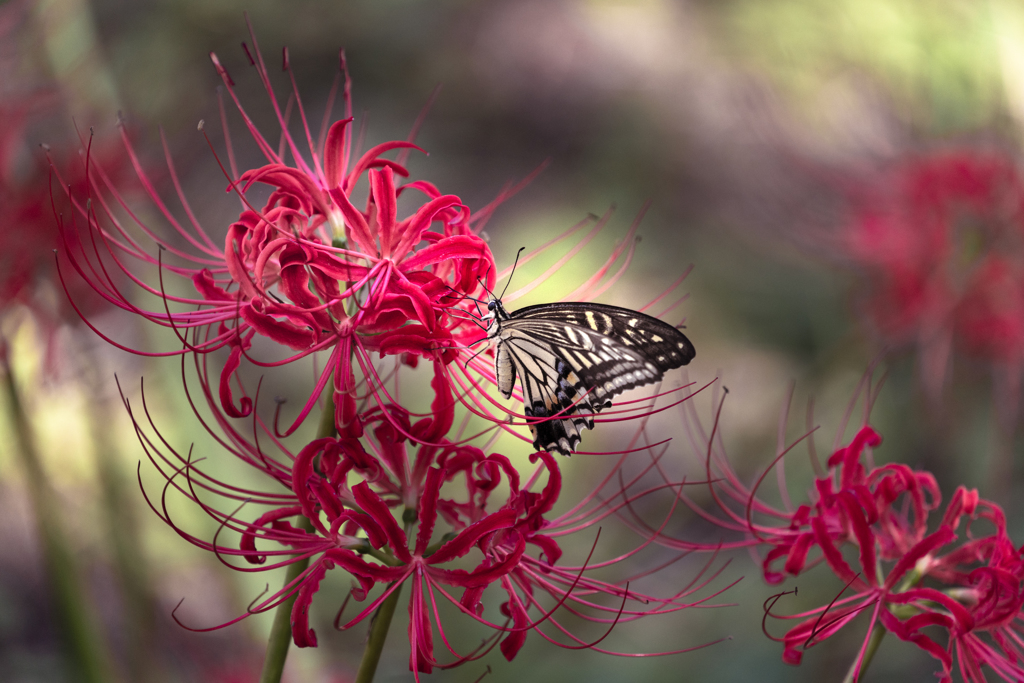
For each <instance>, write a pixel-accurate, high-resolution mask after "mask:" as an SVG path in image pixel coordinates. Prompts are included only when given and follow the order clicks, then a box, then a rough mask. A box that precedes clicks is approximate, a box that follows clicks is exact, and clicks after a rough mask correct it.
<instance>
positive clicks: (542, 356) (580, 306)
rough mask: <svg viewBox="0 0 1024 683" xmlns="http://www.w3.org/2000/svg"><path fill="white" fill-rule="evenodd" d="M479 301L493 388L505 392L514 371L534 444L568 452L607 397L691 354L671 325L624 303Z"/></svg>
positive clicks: (656, 376)
mask: <svg viewBox="0 0 1024 683" xmlns="http://www.w3.org/2000/svg"><path fill="white" fill-rule="evenodd" d="M487 308H488V310H489V311H490V313H489V314H488V317H490V318H491V322H490V326H489V328H488V334H487V339H489V340H491V341H492V342H493V343H494V344H495V347H496V349H495V361H494V362H495V377H496V379H497V382H498V389H499V390H500V391H501V393H502V394H503V395H504V396H505V398H510V397H511V396H512V391H513V389H514V387H515V381H516V377H517V376H518V377H519V379H520V383H521V385H522V390H523V408H524V412H525V414H526V415H527V417H528V418H531V420H530V431H531V432H532V433H533V436H534V442H533V445H534V447H535V448H537V449H538V450H547V451H557V452H559V453H561V454H562V455H570V454H571V453H572V452H573V451H574V450H575V449H576V446H577V445H578V444H579V442H580V439H581V431H582V430H583V429H593V428H594V415H596V414H597V413H599V412H600V411H601V410H603V409H604V408H607V407H609V406H611V404H612V403H611V398H612V397H613V396H616V395H618V394H620V393H622V392H624V391H626V390H628V389H632V388H634V387H638V386H642V385H645V384H652V383H654V382H657V381H659V380H660V379H661V378H662V377H663V376H664V374H665V372H666V371H668V370H671V369H673V368H678V367H681V366H683V365H686V364H687V363H689V362H690V361H691V360H692V359H693V357H694V356H695V355H696V351H695V350H694V348H693V344H691V343H690V340H689V339H687V338H686V336H685V335H684V334H683V333H682V332H680V331H679V330H677V329H676V328H675V327H672V326H671V325H669V324H667V323H665V322H662V321H661V320H658V319H657V318H653V317H651V316H649V315H645V314H643V313H640V312H638V311H633V310H630V309H628V308H619V307H618V306H608V305H605V304H592V303H583V302H568V303H554V304H540V305H537V306H528V307H526V308H521V309H519V310H517V311H513V312H512V313H509V312H508V311H506V310H505V308H504V306H502V304H501V300H500V299H492V300H491V301H489V302H488V304H487ZM537 418H540V419H539V420H537V421H534V420H535V419H537ZM543 418H550V419H543Z"/></svg>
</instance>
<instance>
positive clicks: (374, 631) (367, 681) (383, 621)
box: [355, 585, 402, 683]
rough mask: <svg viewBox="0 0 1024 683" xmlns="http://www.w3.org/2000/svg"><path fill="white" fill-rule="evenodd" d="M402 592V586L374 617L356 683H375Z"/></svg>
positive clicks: (390, 596)
mask: <svg viewBox="0 0 1024 683" xmlns="http://www.w3.org/2000/svg"><path fill="white" fill-rule="evenodd" d="M401 592H402V586H401V585H399V586H398V587H397V588H395V590H394V592H393V593H392V594H391V595H389V596H388V598H387V600H385V601H384V602H382V603H381V605H380V608H378V610H377V613H376V614H375V615H373V625H371V626H370V639H369V640H368V641H367V642H366V650H364V651H363V661H362V662H360V663H359V673H357V674H356V681H355V683H371V681H373V675H374V674H375V673H377V664H379V663H380V655H381V653H382V652H384V641H385V640H386V639H387V637H388V629H390V628H391V619H392V617H394V616H395V608H396V607H398V596H399V595H400V594H401Z"/></svg>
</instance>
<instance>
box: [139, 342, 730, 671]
mask: <svg viewBox="0 0 1024 683" xmlns="http://www.w3.org/2000/svg"><path fill="white" fill-rule="evenodd" d="M198 360H200V358H199V357H197V361H198ZM199 368H200V376H201V379H202V382H201V386H202V389H203V392H204V396H205V399H206V402H207V404H208V405H209V407H210V408H211V409H212V410H213V414H214V416H215V418H216V420H217V425H218V427H219V429H220V432H222V433H223V434H224V435H225V436H226V438H224V437H220V436H218V438H219V439H220V440H221V441H222V443H224V444H225V445H226V446H228V447H229V448H230V449H231V451H232V452H233V453H234V454H235V455H236V456H237V457H239V458H241V459H242V460H243V461H244V462H246V463H248V464H249V465H250V466H252V467H253V468H255V469H256V470H257V471H259V472H261V473H263V474H264V475H266V476H267V477H269V480H270V481H272V482H274V483H276V484H277V485H278V486H279V490H278V492H267V491H260V490H249V489H246V488H241V487H238V486H235V485H232V484H229V483H227V482H222V481H219V480H217V479H215V478H213V477H211V476H210V475H208V474H207V473H206V472H205V471H204V469H203V467H202V464H201V463H199V462H194V461H193V460H192V459H191V456H190V455H189V456H184V455H181V454H179V453H177V452H175V451H173V450H172V449H170V447H169V446H168V445H167V444H166V442H164V441H163V439H162V437H159V435H158V438H156V439H153V438H150V437H148V436H146V435H145V433H144V432H143V430H142V427H141V425H139V434H140V438H141V439H142V442H143V444H144V446H145V447H146V450H147V454H148V456H149V458H150V460H151V462H153V464H154V465H155V466H156V467H157V468H158V469H159V470H160V471H161V472H162V473H163V474H164V476H165V477H166V478H167V485H166V486H165V489H164V492H163V495H162V496H161V499H160V501H159V503H158V502H157V501H156V500H155V499H153V498H151V497H149V496H147V500H149V501H150V504H151V506H152V507H153V509H154V511H156V512H157V514H159V515H160V516H161V517H162V518H163V519H164V520H165V521H166V522H167V523H168V524H170V525H171V526H172V527H174V528H175V529H176V530H177V531H178V533H179V534H180V535H181V536H182V537H183V538H185V539H186V540H188V541H189V542H191V543H193V544H195V545H197V546H199V547H201V548H205V549H208V550H211V551H213V552H215V553H216V554H217V556H218V557H219V558H220V559H221V560H222V561H223V562H225V563H226V564H228V565H229V566H231V567H232V568H234V569H237V570H239V571H266V570H269V569H275V568H278V567H281V566H283V565H286V564H290V563H292V562H295V561H298V560H303V559H307V558H308V559H310V560H311V563H310V565H309V566H308V568H307V569H306V570H305V571H304V572H302V574H300V575H299V576H298V578H296V580H295V581H293V582H292V583H290V584H288V585H286V586H284V587H283V588H282V589H281V590H280V591H278V592H277V593H276V594H274V595H272V596H270V597H267V598H265V599H262V600H261V601H259V602H258V603H257V604H255V605H253V606H251V608H250V610H249V611H247V613H246V614H245V615H243V616H242V617H239V619H241V618H244V617H245V616H248V614H251V613H258V612H263V611H266V610H270V609H273V608H275V607H276V606H277V605H279V604H280V603H281V602H282V601H283V600H285V599H287V598H288V597H289V596H291V595H297V599H296V601H295V605H294V608H293V612H292V629H293V638H294V641H295V643H296V644H297V645H299V646H316V644H317V637H316V633H315V632H314V631H313V629H312V628H310V625H309V617H308V612H309V607H310V604H311V602H312V600H313V599H314V596H315V595H316V593H317V591H318V589H319V586H320V583H321V581H322V580H323V578H324V577H325V576H326V573H327V572H328V571H330V570H332V569H334V568H340V569H343V570H345V571H346V572H348V573H349V574H351V575H352V576H353V578H354V579H355V582H354V585H353V588H352V593H351V597H353V598H355V599H356V600H357V601H364V600H366V599H367V597H368V596H369V594H370V592H371V591H372V590H373V589H374V588H375V587H376V586H378V585H380V586H381V587H382V589H383V590H382V592H381V593H380V594H379V595H378V596H377V597H375V598H374V599H373V600H371V601H370V602H369V603H368V604H367V605H366V606H365V607H364V608H363V609H361V610H360V611H359V612H358V614H356V615H355V616H353V617H352V618H350V619H349V620H348V621H344V622H343V620H342V619H341V613H340V612H339V615H338V621H337V624H336V625H337V627H338V628H341V629H347V628H350V627H352V626H354V625H356V624H358V623H360V622H363V621H364V620H365V619H366V618H367V617H369V616H370V615H372V614H373V613H374V612H375V611H376V609H377V608H378V607H379V606H380V604H381V603H382V602H383V601H384V600H386V599H387V598H388V597H389V596H390V595H391V594H392V593H393V591H395V590H399V589H400V587H401V586H402V585H404V584H409V586H410V592H411V595H410V600H409V607H408V609H409V615H410V626H409V641H410V647H411V659H410V667H411V668H412V670H413V671H415V672H417V674H418V673H419V672H430V671H431V670H432V669H433V667H434V666H442V667H449V666H454V665H457V664H460V663H463V662H465V661H469V660H473V659H477V658H479V657H480V656H482V655H483V654H485V653H486V651H489V650H490V649H491V648H492V647H494V645H495V644H497V643H498V642H500V647H501V651H502V653H503V654H504V656H505V657H506V658H507V659H510V660H511V659H512V658H513V657H514V656H515V655H516V653H517V652H518V651H519V649H520V648H521V647H522V645H523V642H524V641H525V638H526V634H527V632H529V631H535V632H537V633H538V634H539V635H541V636H542V637H543V638H545V639H546V640H549V641H551V642H554V643H556V644H560V645H563V646H565V647H571V648H578V647H591V648H593V649H598V650H600V651H606V652H607V651H608V650H603V649H601V648H598V647H597V645H598V643H599V642H600V641H601V640H603V638H604V636H602V637H601V638H599V639H598V640H596V641H592V642H588V641H585V640H583V639H582V638H581V637H580V636H578V635H574V634H573V633H572V632H571V631H570V630H569V628H568V627H567V626H565V625H564V624H563V623H561V621H560V620H559V618H558V617H557V615H556V611H557V610H559V609H562V610H567V611H568V612H569V613H570V614H572V615H574V616H576V617H581V618H583V619H586V620H589V621H594V622H597V623H598V624H603V625H604V626H605V628H606V630H609V631H610V629H611V628H612V627H614V626H615V625H616V624H618V623H622V622H628V621H632V620H635V619H639V618H641V617H646V616H653V615H658V614H667V613H671V612H675V611H679V610H682V609H685V608H686V607H689V606H692V605H695V604H706V603H707V601H708V600H710V599H711V598H713V597H714V596H715V595H717V594H718V592H714V593H712V594H711V595H710V596H707V597H704V598H701V599H698V600H692V601H688V600H686V598H687V596H690V595H692V594H693V593H695V592H697V591H699V590H701V589H704V588H705V587H706V586H707V585H708V583H709V582H710V581H711V580H713V579H714V578H715V577H716V576H717V572H713V573H712V574H711V575H710V576H704V574H705V570H706V569H707V567H705V570H701V572H700V573H699V574H698V576H697V578H696V579H694V580H692V581H691V582H689V583H688V584H687V585H685V586H683V587H681V588H680V589H679V590H678V591H676V592H675V593H673V594H672V595H669V596H663V597H657V596H654V595H647V594H644V593H643V592H642V591H639V590H637V589H636V588H635V587H634V586H633V585H632V584H631V583H630V580H629V579H626V580H623V581H621V582H608V581H604V580H599V579H597V578H594V577H592V576H590V573H592V572H593V571H600V572H602V573H606V572H607V570H608V568H609V567H612V566H614V565H618V564H620V563H622V562H624V561H627V560H630V559H632V558H634V557H636V556H638V555H639V554H640V553H643V552H645V551H647V552H650V551H656V550H657V549H658V546H657V545H656V544H654V543H653V542H652V540H647V541H645V542H643V543H641V544H640V545H639V546H638V547H637V548H635V549H634V550H632V551H630V552H629V553H626V554H625V555H622V556H620V557H616V558H613V559H611V560H605V561H594V562H591V559H590V558H589V557H588V558H587V560H586V561H585V562H584V563H583V564H581V565H578V566H566V565H563V564H560V560H561V559H562V555H563V553H562V549H561V547H560V545H559V542H558V538H559V537H561V536H564V535H567V534H573V533H579V532H581V531H585V530H587V529H589V528H591V527H593V526H594V525H595V524H598V523H600V524H607V523H609V522H610V521H612V520H614V519H615V518H616V517H618V516H621V515H622V514H624V513H626V512H628V511H630V510H632V509H633V507H634V506H636V505H638V504H640V503H641V502H644V503H645V504H646V502H647V499H649V498H652V497H653V496H655V495H657V494H659V493H660V494H663V495H667V496H669V497H670V499H669V504H668V505H667V506H666V508H667V509H666V512H665V517H664V520H663V522H662V526H664V524H665V523H667V521H668V520H669V519H670V518H671V516H672V512H673V510H674V508H675V501H676V500H677V492H678V491H679V490H680V488H681V485H680V484H679V483H674V484H671V485H667V486H658V487H654V488H647V489H645V488H641V487H640V486H639V482H640V481H641V479H642V477H643V474H644V473H645V472H646V471H649V470H650V469H651V468H652V467H653V466H654V464H653V463H655V462H656V461H657V458H656V457H654V454H653V452H651V449H652V448H662V449H663V446H664V443H662V444H656V445H655V446H652V447H651V448H645V449H640V450H641V451H644V452H650V453H651V457H652V465H650V466H648V467H647V469H646V470H644V471H643V472H640V473H638V474H636V475H634V476H633V477H632V478H630V479H628V480H625V479H623V480H622V481H620V482H619V483H617V484H615V483H611V482H613V481H614V475H615V473H616V472H618V470H619V467H620V466H621V465H622V463H623V462H624V461H625V456H623V457H622V458H620V460H619V462H618V464H617V465H615V466H614V469H613V471H612V472H611V473H609V475H608V476H607V477H606V478H605V480H604V483H603V484H602V486H601V487H600V488H599V490H597V491H595V492H594V493H592V494H591V495H590V496H588V497H587V498H586V499H585V500H584V501H582V502H581V503H580V504H578V505H577V506H576V507H574V508H572V509H571V510H570V511H568V512H567V513H565V514H563V515H561V516H558V517H552V516H551V511H552V509H553V508H554V506H555V504H556V503H557V502H558V500H559V497H560V494H561V473H560V471H559V467H558V463H557V460H556V458H555V457H554V456H552V455H550V454H548V453H543V452H542V453H535V454H534V455H533V456H532V457H531V462H533V463H535V464H536V468H535V470H534V472H533V473H532V474H531V475H530V476H529V477H523V476H522V475H521V474H520V472H519V471H518V470H517V469H516V468H515V467H514V466H513V465H512V463H511V462H510V461H509V459H508V458H506V457H505V456H504V455H500V454H497V453H491V454H487V453H485V452H484V451H483V450H482V449H480V448H478V447H476V446H474V445H472V444H471V443H469V442H468V440H466V439H463V438H461V437H459V436H455V437H453V436H452V428H453V422H454V416H455V409H456V401H455V400H454V397H453V395H452V391H451V388H450V387H449V385H448V383H447V382H446V381H445V373H444V368H443V364H442V362H441V361H440V360H435V361H434V380H433V382H432V384H431V387H432V390H433V402H432V404H431V406H430V412H429V413H427V414H426V415H424V416H421V417H419V418H418V419H414V416H413V415H411V414H410V413H409V412H408V411H407V410H406V409H404V408H402V407H401V406H399V405H396V404H386V405H383V406H377V405H374V406H372V407H369V408H367V409H366V410H364V411H362V412H361V413H360V414H359V416H358V419H359V420H360V422H361V424H363V425H364V427H365V429H364V432H363V434H362V436H361V437H360V438H354V437H350V436H339V437H336V438H333V437H332V438H321V439H316V440H314V441H311V442H309V443H308V444H306V445H305V446H304V447H303V448H302V449H301V450H300V451H299V452H298V453H292V452H290V451H288V450H287V449H286V448H284V447H283V446H282V445H281V444H280V442H279V441H277V443H278V445H279V446H280V454H278V455H272V454H270V453H267V452H265V451H263V450H262V449H261V447H260V445H259V443H260V442H261V441H266V440H268V439H269V440H270V441H276V439H274V437H273V435H272V433H271V432H270V431H269V430H267V429H266V428H265V427H260V428H259V431H260V432H263V433H262V434H261V435H260V438H259V439H258V440H257V439H256V438H253V439H248V438H246V437H245V436H243V435H242V434H241V433H240V432H239V431H237V429H235V428H234V427H233V426H232V421H231V419H230V418H229V417H228V416H226V415H225V414H223V413H222V412H220V411H218V410H217V408H218V406H219V401H218V400H217V399H216V398H215V396H214V392H213V391H212V390H211V388H210V386H209V383H208V381H207V380H206V378H205V375H204V374H203V372H202V364H200V365H199ZM396 371H397V370H396ZM129 410H131V409H130V406H129ZM211 433H213V434H215V435H217V430H211ZM540 482H545V483H544V484H543V487H542V488H541V490H539V491H534V490H533V489H534V488H535V487H536V486H537V485H538V483H540ZM172 490H176V491H177V492H179V493H180V494H182V495H183V496H185V497H186V498H188V499H190V500H191V501H194V502H195V503H197V504H199V505H200V506H201V507H202V508H203V510H204V511H205V512H206V513H207V514H209V515H210V516H211V517H213V518H214V519H215V520H216V521H217V522H218V524H219V525H220V527H221V531H219V532H218V536H217V537H215V538H214V539H213V541H207V540H205V539H203V538H200V537H197V536H194V535H192V534H190V533H188V532H187V531H185V530H184V529H182V528H180V527H179V526H178V525H177V523H176V522H175V521H174V520H173V518H172V517H171V514H170V512H169V507H168V504H167V497H168V494H169V493H170V492H171V491H172ZM211 496H215V497H217V498H219V499H221V500H223V501H224V502H225V503H227V506H226V507H225V509H222V508H221V507H220V506H219V505H218V504H216V503H210V502H208V501H207V500H206V499H208V498H210V497H211ZM239 502H241V503H242V504H243V507H242V508H239V507H237V504H238V503H239ZM651 502H653V501H651ZM253 505H255V506H259V507H261V508H264V511H263V512H261V513H259V514H255V515H253V514H248V513H246V514H243V509H245V508H247V507H250V506H253ZM232 508H233V509H232ZM303 518H305V519H307V520H309V522H310V523H311V529H310V530H304V529H302V528H300V527H298V526H296V525H295V524H294V523H293V520H301V519H303ZM225 532H233V533H235V534H237V535H238V537H239V540H238V544H237V545H229V544H227V543H225V542H222V541H221V540H219V537H220V535H221V534H223V533H225ZM597 537H599V534H598V535H597ZM597 537H595V547H596V542H597V541H596V538H597ZM232 557H241V558H243V559H244V560H246V562H247V563H248V564H249V565H250V566H246V565H235V564H233V563H231V562H229V558H232ZM268 559H270V561H269V562H268V561H267V560H268ZM676 559H678V558H676ZM671 564H672V562H669V563H667V564H664V563H659V564H658V565H655V566H657V567H662V568H663V567H664V566H670V565H671ZM708 566H710V563H709V565H708ZM719 571H720V570H719ZM644 573H645V574H646V573H650V572H649V571H645V572H644ZM491 585H496V586H497V587H499V588H500V590H501V591H503V592H504V593H505V595H506V596H507V601H506V602H505V603H504V604H503V606H502V607H501V611H502V618H499V619H493V618H488V617H486V616H485V615H484V607H483V603H482V602H481V598H482V596H483V593H484V591H485V590H486V589H487V588H488V587H489V586H491ZM454 591H461V592H462V594H461V596H459V595H458V594H457V593H455V592H454ZM545 595H546V596H548V600H544V599H543V596H545ZM439 598H443V599H445V600H448V601H449V602H450V603H451V604H453V605H455V606H456V607H457V608H458V609H459V610H460V611H461V612H462V613H464V614H465V615H467V616H468V617H469V618H472V619H474V620H475V621H477V622H478V623H480V624H481V625H484V626H486V627H488V628H490V629H492V630H493V636H492V637H491V638H489V639H488V640H487V642H486V643H485V646H481V647H479V648H477V649H475V650H472V651H470V652H464V653H458V652H456V651H455V650H454V649H452V646H451V645H450V644H449V643H448V640H447V636H446V634H445V631H444V623H443V622H442V619H441V617H440V615H439V613H438V611H437V601H438V599H439ZM343 607H344V606H343ZM237 620H238V619H236V620H235V621H237ZM229 623H234V622H229ZM225 625H226V624H225ZM435 626H436V629H437V631H436V633H437V634H439V635H440V636H441V638H442V640H443V641H444V642H445V644H446V647H447V648H448V649H449V650H450V651H451V652H452V654H453V655H454V657H455V659H454V661H452V662H449V663H440V662H439V661H438V659H437V658H436V656H435V654H434V638H435ZM548 626H550V627H551V628H552V629H553V630H554V633H548V632H547V627H548ZM216 628H220V626H218V627H216ZM559 634H561V635H560V636H559ZM605 635H607V633H606V634H605ZM556 636H557V637H556ZM566 639H567V640H568V642H567V643H566V642H564V640H566ZM679 651H682V650H679ZM659 654H669V653H659Z"/></svg>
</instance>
